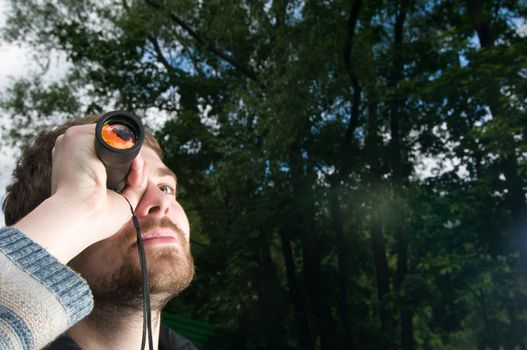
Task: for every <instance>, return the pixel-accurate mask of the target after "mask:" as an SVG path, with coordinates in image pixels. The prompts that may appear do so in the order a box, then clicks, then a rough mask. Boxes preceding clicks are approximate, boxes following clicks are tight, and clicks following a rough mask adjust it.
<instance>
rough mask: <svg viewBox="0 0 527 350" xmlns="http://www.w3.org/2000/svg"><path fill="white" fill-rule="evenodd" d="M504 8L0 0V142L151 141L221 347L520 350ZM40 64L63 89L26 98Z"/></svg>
mask: <svg viewBox="0 0 527 350" xmlns="http://www.w3.org/2000/svg"><path fill="white" fill-rule="evenodd" d="M526 18H527V4H526V2H525V1H522V0H501V1H500V0H488V1H483V0H466V1H461V0H444V1H439V0H436V1H425V0H396V1H386V0H375V1H373V0H372V1H366V0H347V1H343V0H324V1H317V0H267V1H264V0H261V1H255V0H241V1H219V0H207V1H197V0H177V1H176V0H143V1H139V0H122V1H110V0H107V1H96V0H83V1H77V0H16V1H15V0H12V1H11V2H10V9H9V17H8V20H7V23H6V26H5V27H4V28H3V29H2V36H3V40H4V41H8V42H15V43H22V44H24V45H29V46H30V47H32V48H33V50H34V52H35V59H36V60H38V61H39V62H41V63H42V64H41V67H42V69H41V71H36V72H33V73H32V74H28V75H27V76H25V77H23V78H20V79H18V80H16V81H13V82H12V84H11V85H10V86H9V87H8V89H7V90H6V91H4V92H3V94H2V98H1V101H0V108H1V109H2V113H3V115H4V117H6V118H10V119H11V127H10V128H9V129H8V130H4V132H5V138H6V139H7V140H9V141H10V142H13V143H15V144H21V143H23V142H27V140H28V135H32V134H33V133H34V131H35V129H36V128H38V127H41V126H44V125H50V124H52V123H55V122H56V121H57V120H65V119H68V118H74V117H78V116H82V115H86V114H91V113H100V112H103V111H107V110H110V109H122V110H127V111H131V112H134V113H136V114H138V115H149V116H162V117H163V124H162V125H161V127H160V128H159V129H158V130H157V131H156V135H157V137H158V139H159V140H160V142H161V144H162V148H163V151H164V154H165V163H166V164H167V165H169V167H170V168H171V169H172V170H174V172H176V173H177V176H178V186H179V189H178V200H179V201H180V203H181V204H182V205H183V206H184V207H185V209H186V211H187V214H188V216H189V218H190V222H191V226H192V237H191V241H192V250H193V255H194V257H195V260H196V265H197V277H196V280H195V281H194V283H193V284H192V286H191V287H190V288H189V289H188V290H187V291H186V292H185V293H183V294H182V295H181V296H179V297H178V298H176V299H174V300H173V301H172V302H171V303H170V304H169V309H170V310H171V311H172V312H174V313H177V314H180V315H185V316H186V317H190V318H192V319H195V320H199V321H203V322H207V323H209V324H213V325H216V326H219V327H221V328H223V329H227V330H230V331H232V332H233V333H232V334H236V337H237V340H236V341H237V342H238V343H239V344H241V345H240V347H241V348H243V349H284V350H285V349H305V350H315V349H322V350H334V349H352V350H355V349H404V350H412V349H527V335H526V332H525V330H526V329H527V207H526V201H525V199H526V198H525V194H526V179H527V177H526V170H527V168H526V167H527V162H526V160H527V157H526V156H527V144H526V139H527V129H526V126H527V111H526V107H527V40H526V37H527V24H526ZM56 52H59V53H60V54H61V55H63V56H64V57H65V59H66V61H67V62H68V66H69V68H68V70H67V72H66V74H65V75H64V77H63V78H61V79H60V80H57V81H53V82H49V81H46V80H45V79H43V75H44V74H45V72H46V69H47V65H46V64H45V62H46V60H47V59H49V57H50V54H52V53H56Z"/></svg>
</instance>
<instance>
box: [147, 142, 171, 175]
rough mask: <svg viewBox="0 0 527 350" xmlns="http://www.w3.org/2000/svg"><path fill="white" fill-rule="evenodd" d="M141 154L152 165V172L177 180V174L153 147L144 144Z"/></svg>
mask: <svg viewBox="0 0 527 350" xmlns="http://www.w3.org/2000/svg"><path fill="white" fill-rule="evenodd" d="M141 156H142V157H143V159H144V160H145V161H146V162H148V164H149V165H150V173H151V174H153V175H155V176H158V177H164V176H170V177H173V178H174V180H176V174H174V172H173V171H172V170H170V169H169V168H168V167H167V166H166V165H165V163H163V161H162V160H161V158H159V155H158V154H157V153H156V152H155V151H154V150H153V149H152V148H150V147H148V146H143V148H141Z"/></svg>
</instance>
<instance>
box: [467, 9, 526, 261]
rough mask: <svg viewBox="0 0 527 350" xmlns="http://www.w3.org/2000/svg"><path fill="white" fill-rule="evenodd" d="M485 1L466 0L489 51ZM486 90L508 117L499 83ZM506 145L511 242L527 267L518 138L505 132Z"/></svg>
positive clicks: (495, 111) (494, 110)
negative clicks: (517, 148)
mask: <svg viewBox="0 0 527 350" xmlns="http://www.w3.org/2000/svg"><path fill="white" fill-rule="evenodd" d="M483 4H484V1H482V0H466V5H467V9H468V14H469V16H470V19H471V20H472V24H473V26H474V29H475V31H476V33H477V34H478V39H479V43H480V46H481V50H488V49H491V48H493V47H494V44H495V40H496V31H495V29H494V28H493V27H492V25H491V23H492V20H491V16H492V14H489V13H485V11H484V10H483ZM484 63H485V64H488V65H490V66H492V65H493V64H494V62H492V60H489V59H487V60H486V62H484ZM483 88H484V89H485V100H486V101H487V105H488V107H489V109H490V112H491V114H492V117H493V118H496V119H505V118H506V113H505V111H504V105H503V104H502V102H501V100H502V96H501V92H500V86H499V83H498V82H491V83H489V84H488V85H486V86H484V87H483ZM505 143H506V145H504V147H508V148H509V149H510V152H508V153H507V154H506V155H504V156H503V160H502V161H501V163H502V169H503V173H504V175H505V181H506V186H507V190H508V206H509V210H510V213H511V222H512V224H511V229H512V245H513V246H514V247H516V249H518V251H519V252H520V260H521V263H522V265H523V267H524V269H527V240H525V239H522V236H523V232H522V231H523V229H524V228H525V227H526V226H527V219H526V217H527V205H526V204H525V192H524V190H523V180H522V178H521V176H520V175H519V166H518V157H517V153H516V147H515V144H516V143H515V141H514V139H513V136H512V135H505Z"/></svg>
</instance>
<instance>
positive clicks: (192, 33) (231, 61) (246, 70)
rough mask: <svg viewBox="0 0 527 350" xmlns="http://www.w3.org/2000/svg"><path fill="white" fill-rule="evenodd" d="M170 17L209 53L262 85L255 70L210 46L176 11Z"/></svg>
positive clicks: (148, 0) (158, 7)
mask: <svg viewBox="0 0 527 350" xmlns="http://www.w3.org/2000/svg"><path fill="white" fill-rule="evenodd" d="M145 2H146V4H147V5H149V6H150V7H152V8H155V9H156V10H158V11H163V10H166V9H165V8H164V7H163V6H162V5H160V4H159V3H157V2H156V1H154V0H145ZM168 15H169V17H170V19H171V20H172V21H173V22H174V23H176V24H177V25H178V26H180V27H181V28H183V29H184V30H185V31H186V32H187V33H188V34H189V35H190V36H191V37H192V38H194V40H196V42H197V43H198V44H199V45H201V46H203V47H204V48H205V49H206V50H207V51H209V52H211V53H212V54H214V55H215V56H217V57H219V58H220V59H222V60H223V61H225V62H228V63H229V64H230V65H231V66H232V67H234V68H235V69H236V70H237V71H238V72H240V73H241V74H243V75H244V76H246V77H247V78H249V79H251V80H253V81H254V82H256V83H258V84H259V83H260V82H259V80H258V77H257V75H256V73H255V72H254V71H253V70H251V69H250V68H249V67H247V66H245V65H244V64H242V63H241V62H239V61H238V60H236V59H235V58H234V57H232V55H230V54H228V53H226V52H224V51H222V50H220V49H218V48H217V47H215V46H214V45H212V44H210V40H208V39H207V38H206V37H205V36H204V35H202V34H201V33H199V32H198V31H196V30H194V29H193V28H192V27H191V26H190V25H188V24H187V23H186V22H185V21H183V19H181V18H180V17H179V16H178V15H177V14H176V13H175V12H174V11H169V12H168Z"/></svg>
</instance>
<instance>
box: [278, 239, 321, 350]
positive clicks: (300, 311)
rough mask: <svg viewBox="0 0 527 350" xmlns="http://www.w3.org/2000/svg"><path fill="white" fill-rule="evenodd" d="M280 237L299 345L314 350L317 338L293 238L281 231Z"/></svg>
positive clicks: (300, 347)
mask: <svg viewBox="0 0 527 350" xmlns="http://www.w3.org/2000/svg"><path fill="white" fill-rule="evenodd" d="M280 239H281V242H282V254H283V256H284V261H285V269H286V275H287V284H288V286H289V295H290V297H291V303H292V304H293V310H294V313H295V319H296V327H295V328H296V333H297V336H298V346H299V349H302V350H314V349H315V339H314V337H313V333H314V332H313V330H312V329H311V327H310V323H309V320H310V319H311V315H310V313H308V310H307V307H306V303H305V296H304V294H303V293H302V290H301V288H300V286H299V283H298V278H297V275H296V267H295V260H294V258H293V251H292V249H291V239H290V238H289V235H288V233H287V232H283V231H282V232H280Z"/></svg>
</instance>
